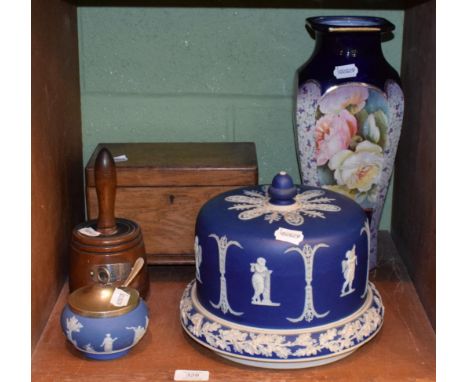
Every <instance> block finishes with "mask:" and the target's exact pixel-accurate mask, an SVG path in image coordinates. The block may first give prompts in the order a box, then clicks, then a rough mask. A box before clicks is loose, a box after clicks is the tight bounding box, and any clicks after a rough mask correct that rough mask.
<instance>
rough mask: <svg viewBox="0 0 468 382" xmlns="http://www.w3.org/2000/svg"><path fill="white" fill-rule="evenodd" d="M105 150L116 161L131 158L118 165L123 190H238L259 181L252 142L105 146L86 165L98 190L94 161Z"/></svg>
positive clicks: (88, 177)
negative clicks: (138, 187) (192, 187)
mask: <svg viewBox="0 0 468 382" xmlns="http://www.w3.org/2000/svg"><path fill="white" fill-rule="evenodd" d="M102 147H107V148H108V149H109V150H110V151H111V153H112V155H113V156H114V157H115V156H118V155H123V154H125V155H126V156H127V157H128V161H126V162H118V163H116V166H117V185H118V186H119V187H124V186H129V187H137V186H219V185H224V186H237V185H246V184H252V183H257V181H258V178H257V176H258V175H257V171H258V170H257V156H256V153H255V144H254V143H251V142H245V143H243V142H235V143H234V142H210V143H191V142H190V143H102V144H99V145H98V146H97V148H96V150H95V151H94V153H93V155H92V156H91V158H90V159H89V162H88V164H87V165H86V184H87V186H88V187H94V186H95V184H94V161H95V159H96V155H97V152H98V151H99V149H100V148H102ZM252 178H254V180H253V181H252Z"/></svg>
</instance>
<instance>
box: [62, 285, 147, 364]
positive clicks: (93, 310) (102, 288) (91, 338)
mask: <svg viewBox="0 0 468 382" xmlns="http://www.w3.org/2000/svg"><path fill="white" fill-rule="evenodd" d="M119 289H120V290H122V291H123V292H125V294H127V295H128V296H125V297H127V298H128V302H126V303H125V302H124V303H119V302H115V301H114V299H112V295H113V294H114V291H115V290H116V288H114V287H111V286H109V285H102V284H95V285H89V286H85V287H82V288H80V289H77V290H76V291H74V292H73V293H72V294H71V295H70V296H69V298H68V303H67V305H66V306H65V307H64V309H63V311H62V316H61V325H62V330H63V332H64V334H65V336H66V337H67V339H68V340H69V341H70V342H71V343H72V344H73V346H74V347H75V348H76V349H78V350H79V351H80V352H81V353H83V355H85V356H86V357H88V358H92V359H98V360H108V359H115V358H119V357H122V356H124V355H125V354H127V353H128V352H129V350H130V349H131V348H133V347H134V346H135V345H136V344H137V343H138V342H139V341H140V340H141V338H142V337H143V336H144V334H145V333H146V330H147V328H148V322H149V317H148V308H147V306H146V303H145V302H144V301H143V300H142V299H141V298H140V296H139V293H138V291H136V290H135V289H133V288H119ZM114 297H115V296H114ZM111 301H112V302H111ZM113 303H115V304H117V305H119V306H116V305H114V304H113Z"/></svg>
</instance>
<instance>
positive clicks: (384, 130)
mask: <svg viewBox="0 0 468 382" xmlns="http://www.w3.org/2000/svg"><path fill="white" fill-rule="evenodd" d="M307 28H308V30H309V31H311V32H313V34H314V35H315V40H316V45H315V49H314V52H313V54H312V56H311V57H310V59H309V60H308V61H307V62H306V63H305V64H304V65H303V66H302V67H301V68H300V69H299V71H298V76H297V79H298V84H297V104H296V138H297V152H298V159H299V164H300V170H301V177H302V182H303V183H304V184H306V185H311V186H319V187H323V188H327V189H330V190H333V191H336V192H339V193H341V194H344V195H346V196H348V197H350V198H352V199H353V200H355V201H356V202H358V203H359V204H360V205H361V207H362V208H364V210H365V211H366V213H367V215H368V217H369V220H370V221H371V237H372V238H371V249H370V251H371V254H370V264H371V267H374V266H375V265H376V248H377V231H378V226H379V222H380V217H381V214H382V209H383V204H384V201H385V196H386V193H387V189H388V184H389V181H390V177H391V174H392V170H393V163H394V159H395V154H396V149H397V145H398V140H399V136H400V130H401V123H402V118H403V106H404V99H403V93H402V91H401V88H400V78H399V76H398V73H397V72H396V71H395V69H393V68H392V67H391V66H390V64H389V63H388V62H387V61H386V60H385V58H384V56H383V53H382V48H381V41H382V36H383V35H385V34H389V33H390V32H391V31H392V30H393V29H394V28H395V26H394V25H393V24H392V23H390V22H389V21H387V20H385V19H383V18H379V17H360V16H330V17H324V16H322V17H313V18H309V19H307Z"/></svg>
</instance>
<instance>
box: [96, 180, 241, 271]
mask: <svg viewBox="0 0 468 382" xmlns="http://www.w3.org/2000/svg"><path fill="white" fill-rule="evenodd" d="M239 187H240V186H239ZM232 188H233V186H227V187H225V186H212V187H118V188H117V197H116V209H115V214H116V216H117V217H125V218H126V219H130V220H133V221H135V222H137V223H138V224H139V225H140V227H141V229H142V232H143V240H144V242H145V247H146V253H147V256H148V263H149V264H164V263H168V262H169V263H173V262H174V261H176V262H177V263H179V264H180V263H186V264H192V263H194V256H193V242H194V238H195V220H196V217H197V214H198V212H199V210H200V208H201V207H202V205H203V204H204V203H205V202H206V201H207V200H209V199H211V198H212V197H214V196H216V195H218V194H219V193H222V192H225V191H228V190H230V189H232ZM94 190H95V189H94V188H88V190H87V202H88V211H89V212H88V213H89V218H91V219H95V218H96V214H97V197H96V192H95V191H94ZM160 255H162V256H160Z"/></svg>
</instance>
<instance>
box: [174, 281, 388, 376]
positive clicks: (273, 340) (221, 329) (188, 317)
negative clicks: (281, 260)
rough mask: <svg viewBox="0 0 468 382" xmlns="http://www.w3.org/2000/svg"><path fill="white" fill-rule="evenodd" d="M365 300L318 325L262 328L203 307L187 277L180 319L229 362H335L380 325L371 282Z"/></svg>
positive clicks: (281, 365)
mask: <svg viewBox="0 0 468 382" xmlns="http://www.w3.org/2000/svg"><path fill="white" fill-rule="evenodd" d="M368 285H369V287H368V296H367V299H366V302H365V304H364V305H363V307H362V308H361V309H359V310H358V311H357V312H356V313H355V314H352V315H350V316H348V317H346V318H345V319H342V320H339V321H336V322H334V323H331V324H327V325H323V326H321V327H313V328H310V329H297V330H291V329H287V330H278V329H271V330H269V329H262V328H253V327H250V326H243V325H239V324H234V323H230V322H228V321H226V320H223V319H218V318H217V317H215V316H214V315H212V314H211V313H209V312H207V311H206V310H205V309H204V308H203V307H202V306H201V305H200V303H199V302H198V301H197V297H196V293H195V290H196V283H195V280H193V281H191V282H190V283H189V284H188V285H187V287H186V289H185V291H184V293H183V295H182V299H181V302H180V320H181V324H182V327H183V328H184V330H185V331H186V332H187V334H188V335H189V336H190V337H191V338H192V339H193V340H195V341H196V342H198V343H200V344H201V345H203V346H205V347H207V348H209V349H211V350H213V351H214V352H215V353H217V354H218V355H219V356H221V357H224V358H227V359H229V360H231V361H233V362H237V363H241V364H244V365H250V366H255V367H263V368H274V369H299V368H307V367H313V366H320V365H324V364H327V363H331V362H335V361H338V360H340V359H342V358H344V357H346V356H348V355H350V354H351V353H353V352H354V351H355V350H356V349H357V348H359V347H360V346H362V345H364V344H365V343H367V342H368V341H370V340H371V339H372V338H373V337H374V336H375V335H376V334H377V333H378V332H379V330H380V328H381V327H382V324H383V317H384V310H385V309H384V306H383V305H382V299H381V297H380V294H379V292H378V291H377V289H376V288H375V286H374V285H373V284H372V283H371V282H369V284H368Z"/></svg>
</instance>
